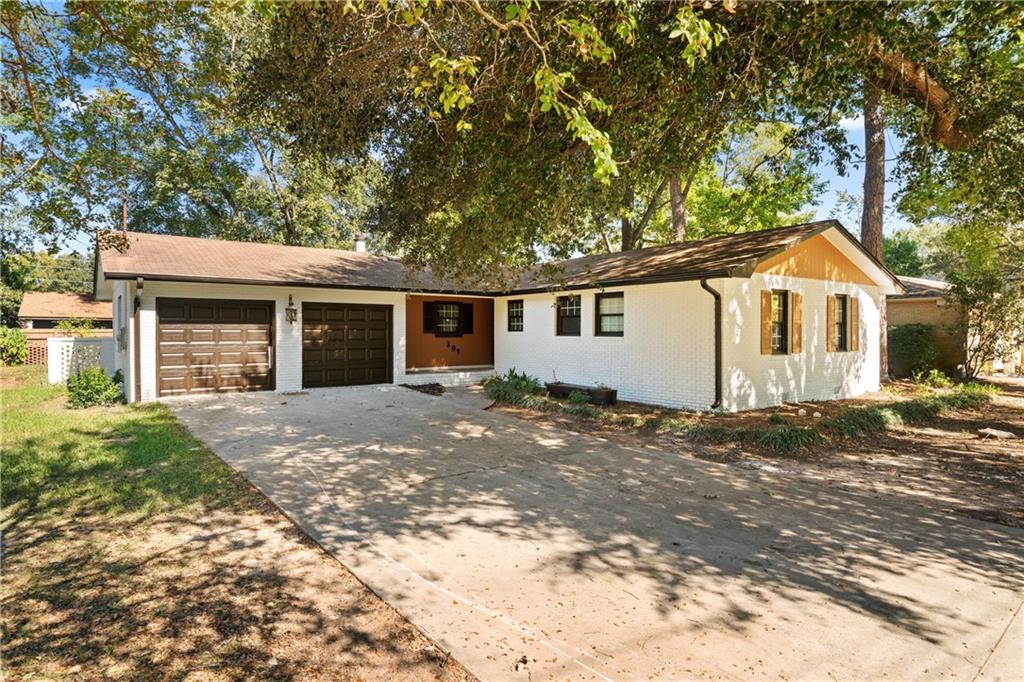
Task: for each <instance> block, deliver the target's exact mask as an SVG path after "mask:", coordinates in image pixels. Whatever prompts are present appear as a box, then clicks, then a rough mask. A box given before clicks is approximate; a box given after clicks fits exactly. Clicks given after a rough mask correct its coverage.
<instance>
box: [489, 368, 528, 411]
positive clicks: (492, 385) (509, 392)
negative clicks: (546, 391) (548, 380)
mask: <svg viewBox="0 0 1024 682" xmlns="http://www.w3.org/2000/svg"><path fill="white" fill-rule="evenodd" d="M538 391H540V381H539V380H538V379H535V378H533V377H531V376H530V375H529V374H526V373H525V372H522V373H520V372H517V371H516V368H515V367H512V368H511V369H509V370H508V371H507V372H505V374H502V375H499V376H493V377H488V378H487V379H485V380H484V392H485V393H486V394H487V397H488V398H490V399H491V400H497V401H499V402H503V403H510V404H512V405H518V404H520V402H521V401H522V399H523V397H524V396H528V395H534V394H535V393H537V392H538Z"/></svg>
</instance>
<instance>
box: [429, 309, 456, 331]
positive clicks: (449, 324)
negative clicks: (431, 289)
mask: <svg viewBox="0 0 1024 682" xmlns="http://www.w3.org/2000/svg"><path fill="white" fill-rule="evenodd" d="M434 312H435V315H436V316H437V317H436V319H435V322H434V324H435V325H436V327H435V333H436V334H437V335H438V336H453V335H455V334H458V333H459V304H458V303H438V304H437V308H435V309H434Z"/></svg>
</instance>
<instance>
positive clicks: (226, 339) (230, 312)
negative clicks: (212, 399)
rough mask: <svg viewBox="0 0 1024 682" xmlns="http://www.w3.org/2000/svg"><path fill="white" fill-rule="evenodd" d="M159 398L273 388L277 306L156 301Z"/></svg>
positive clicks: (249, 303)
mask: <svg viewBox="0 0 1024 682" xmlns="http://www.w3.org/2000/svg"><path fill="white" fill-rule="evenodd" d="M156 316H157V390H158V393H159V395H162V396H164V395H176V394H181V393H211V392H214V391H265V390H269V389H272V388H273V387H274V371H273V352H272V349H271V346H272V344H273V338H274V336H273V321H274V304H273V303H272V302H269V301H221V300H213V299H185V298H158V299H157V300H156Z"/></svg>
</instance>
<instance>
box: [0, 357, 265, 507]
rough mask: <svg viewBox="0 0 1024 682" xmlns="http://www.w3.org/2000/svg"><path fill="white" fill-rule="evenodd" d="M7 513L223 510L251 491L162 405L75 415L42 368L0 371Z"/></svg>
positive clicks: (0, 439)
mask: <svg viewBox="0 0 1024 682" xmlns="http://www.w3.org/2000/svg"><path fill="white" fill-rule="evenodd" d="M0 377H2V378H3V379H4V380H5V386H8V385H10V384H11V383H12V382H13V383H14V384H15V385H14V386H13V387H12V388H4V389H3V397H2V400H3V432H2V436H0V459H2V463H3V500H2V504H3V515H4V519H5V521H10V520H11V517H12V515H16V516H26V515H37V514H46V513H103V514H114V513H124V512H129V513H137V514H140V515H146V514H150V513H153V512H157V511H163V510H175V509H182V508H185V507H188V506H192V505H201V506H217V507H225V506H230V505H231V504H233V503H235V502H237V501H238V500H239V499H240V498H241V497H242V495H244V494H245V491H246V490H247V489H246V487H245V486H244V485H242V483H241V479H240V478H239V477H238V476H237V474H235V473H234V472H233V471H232V470H231V469H230V468H228V467H227V465H225V464H224V463H223V462H221V461H220V460H219V459H217V457H216V456H214V455H213V453H211V452H210V451H209V450H207V449H206V447H205V446H203V444H202V443H200V442H199V441H198V440H196V439H195V438H193V437H192V436H191V435H190V434H189V433H188V431H186V430H185V428H184V427H183V426H182V425H181V424H180V423H179V422H178V421H177V420H176V419H175V418H174V416H173V415H172V414H171V413H170V412H169V411H168V410H167V408H165V407H163V406H162V405H145V406H126V405H118V406H113V407H95V408H90V409H86V410H72V409H69V408H68V407H67V405H66V400H65V389H64V387H63V386H49V385H47V384H46V383H45V376H44V370H43V369H42V368H34V367H33V368H21V367H17V368H9V367H5V368H2V369H0Z"/></svg>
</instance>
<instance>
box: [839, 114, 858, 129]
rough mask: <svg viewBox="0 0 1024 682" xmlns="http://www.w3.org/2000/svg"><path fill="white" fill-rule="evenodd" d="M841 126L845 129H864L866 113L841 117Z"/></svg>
mask: <svg viewBox="0 0 1024 682" xmlns="http://www.w3.org/2000/svg"><path fill="white" fill-rule="evenodd" d="M839 127H841V128H842V129H843V130H864V115H863V114H861V115H860V116H854V117H853V118H844V119H840V121H839Z"/></svg>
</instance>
